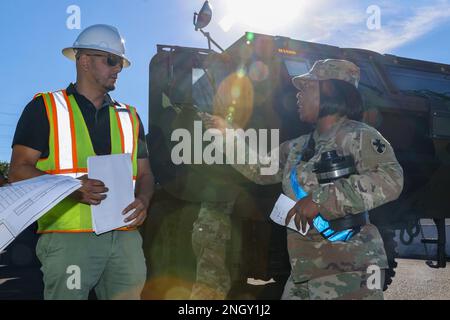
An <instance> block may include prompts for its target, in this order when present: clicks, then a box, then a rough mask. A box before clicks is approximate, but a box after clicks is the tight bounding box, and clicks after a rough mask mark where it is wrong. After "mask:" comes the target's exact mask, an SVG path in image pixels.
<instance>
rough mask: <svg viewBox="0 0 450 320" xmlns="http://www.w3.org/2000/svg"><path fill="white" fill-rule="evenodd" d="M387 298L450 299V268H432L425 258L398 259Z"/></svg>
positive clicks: (386, 293) (385, 294)
mask: <svg viewBox="0 0 450 320" xmlns="http://www.w3.org/2000/svg"><path fill="white" fill-rule="evenodd" d="M397 262H398V267H397V269H396V272H397V274H396V276H395V278H394V281H393V283H392V284H391V286H390V287H389V289H388V290H387V291H386V292H385V293H384V297H385V299H386V300H450V268H449V267H447V268H444V269H432V268H430V267H428V266H427V265H426V263H425V261H424V260H409V259H397Z"/></svg>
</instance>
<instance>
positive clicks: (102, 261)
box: [10, 25, 153, 300]
mask: <svg viewBox="0 0 450 320" xmlns="http://www.w3.org/2000/svg"><path fill="white" fill-rule="evenodd" d="M63 54H64V55H65V56H66V57H68V58H69V59H71V60H73V61H75V62H76V70H77V80H76V83H74V84H70V85H69V86H68V87H67V89H65V90H60V91H56V92H51V93H40V94H37V95H36V96H35V97H34V99H33V100H32V101H31V102H30V103H29V104H28V105H27V107H26V108H25V110H24V112H23V114H22V116H21V118H20V120H19V123H18V125H17V129H16V133H15V136H14V141H13V155H12V160H11V169H10V180H11V181H12V182H14V181H20V180H25V179H29V178H33V177H36V176H40V175H44V174H55V175H65V176H72V177H74V178H77V179H80V180H81V181H82V187H81V188H80V189H79V190H78V191H77V192H75V193H74V194H72V195H71V196H69V197H68V198H66V199H64V200H63V201H62V202H61V203H60V204H58V205H57V206H56V207H55V208H53V209H52V210H50V211H49V212H47V213H46V214H45V215H44V216H43V217H42V218H41V219H39V221H38V233H39V234H41V236H40V238H39V242H38V245H37V248H36V253H37V256H38V258H39V259H40V261H41V263H42V272H43V274H44V284H45V291H44V297H45V299H70V300H72V299H76V300H83V299H88V296H89V293H90V291H91V290H95V293H96V295H97V297H98V298H99V299H107V300H109V299H139V298H140V293H141V291H142V288H143V286H144V283H145V279H146V266H145V258H144V254H143V250H142V238H141V236H140V234H139V232H138V231H137V227H139V226H140V225H142V223H143V222H144V220H145V218H146V215H147V208H148V206H149V203H150V200H151V197H152V195H153V175H152V172H151V170H150V165H149V161H148V151H147V148H146V142H145V133H144V130H143V126H142V123H141V120H140V118H139V116H138V114H137V112H136V109H135V108H133V107H131V106H129V105H127V104H124V103H119V102H117V101H115V100H113V99H112V98H111V97H110V95H109V94H108V93H109V92H110V91H113V90H114V89H115V86H116V81H117V78H118V75H119V73H120V72H121V71H122V69H123V68H126V67H129V66H130V65H131V63H130V61H129V60H128V58H127V57H126V56H125V46H124V40H123V38H122V37H121V35H120V34H119V32H118V30H117V29H116V28H114V27H112V26H108V25H93V26H91V27H89V28H86V29H85V30H84V31H83V32H81V34H80V35H79V36H78V38H77V40H76V41H75V43H74V44H73V46H72V47H69V48H66V49H64V50H63ZM110 154H130V155H131V159H132V164H133V176H134V178H133V179H134V181H135V198H136V199H135V201H134V202H133V203H131V204H130V205H129V206H128V207H127V208H124V214H127V213H130V212H131V211H133V210H134V213H133V214H131V216H129V217H128V218H126V219H125V217H124V221H125V222H131V224H130V225H129V226H128V227H126V228H121V229H117V230H114V231H111V232H108V233H105V234H102V235H100V236H97V235H96V234H95V233H94V232H93V225H92V219H91V206H95V205H99V204H100V203H101V202H102V201H103V200H104V199H105V198H106V196H107V193H108V186H105V185H104V183H103V182H102V181H98V180H92V179H89V178H88V177H87V175H86V173H87V159H88V157H91V156H96V155H110ZM73 270H75V271H78V275H79V276H80V279H79V281H75V280H74V279H75V278H73V277H72V278H73V279H72V278H70V277H71V276H73V275H74V273H73V272H74V271H73ZM71 279H72V280H71ZM71 281H72V282H71Z"/></svg>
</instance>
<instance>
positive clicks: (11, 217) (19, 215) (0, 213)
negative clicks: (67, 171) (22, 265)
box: [0, 175, 81, 252]
mask: <svg viewBox="0 0 450 320" xmlns="http://www.w3.org/2000/svg"><path fill="white" fill-rule="evenodd" d="M80 187H81V182H80V181H79V180H76V179H73V178H71V177H65V176H55V175H44V176H40V177H36V178H33V179H29V180H25V181H21V182H17V183H13V184H9V185H6V186H3V187H1V188H0V252H1V251H3V249H5V248H6V247H7V246H8V245H9V244H10V243H11V242H12V241H13V240H14V239H15V238H16V237H17V236H18V235H19V234H20V233H21V232H22V231H23V230H25V229H26V228H28V227H29V226H30V225H31V224H33V223H34V222H35V221H37V220H38V219H39V218H40V217H42V216H43V215H44V214H45V213H47V212H48V211H49V210H50V209H52V208H53V207H54V206H56V205H57V204H58V203H59V202H61V201H62V200H63V199H64V198H66V197H67V196H69V195H70V194H71V193H73V192H74V191H76V190H78V189H79V188H80Z"/></svg>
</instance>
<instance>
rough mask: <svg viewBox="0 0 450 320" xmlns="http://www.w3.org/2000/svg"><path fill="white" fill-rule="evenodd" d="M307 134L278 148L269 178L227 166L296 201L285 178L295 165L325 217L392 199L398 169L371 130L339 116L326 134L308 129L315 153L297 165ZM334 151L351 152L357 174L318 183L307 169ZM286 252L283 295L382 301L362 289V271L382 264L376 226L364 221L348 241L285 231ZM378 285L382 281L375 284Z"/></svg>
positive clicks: (256, 170)
mask: <svg viewBox="0 0 450 320" xmlns="http://www.w3.org/2000/svg"><path fill="white" fill-rule="evenodd" d="M310 136H311V135H305V136H302V137H300V138H297V139H295V140H292V141H288V142H285V143H284V144H282V145H281V146H280V152H279V156H280V159H279V162H280V170H279V172H278V173H277V174H276V175H273V176H262V175H260V168H261V166H260V165H233V166H234V167H235V168H236V169H237V170H238V171H240V172H241V173H242V174H244V175H245V176H246V177H247V178H249V179H250V180H252V181H254V182H256V183H259V184H272V183H278V182H282V184H283V191H284V193H285V194H286V195H287V196H289V197H290V198H291V199H293V200H297V199H296V197H295V194H294V192H293V190H292V186H291V182H290V173H291V170H292V169H293V168H294V167H295V168H296V170H297V177H298V179H299V183H300V184H301V185H302V186H303V188H304V190H305V191H306V192H308V193H309V194H312V197H313V201H314V202H315V203H317V204H318V205H319V209H320V213H321V214H322V216H323V217H324V218H325V219H327V220H333V219H336V218H340V217H344V216H345V215H349V214H356V213H360V212H363V211H365V210H371V209H373V208H375V207H378V206H380V205H382V204H384V203H387V202H389V201H392V200H395V199H396V198H397V197H398V196H399V194H400V192H401V190H402V187H403V170H402V168H401V166H400V165H399V164H398V162H397V159H396V157H395V155H394V151H393V149H392V147H391V146H390V144H389V143H388V142H387V141H386V140H385V139H384V137H383V136H382V135H381V134H380V133H379V132H378V131H377V130H375V129H374V128H372V127H370V126H368V125H366V124H364V123H361V122H357V121H351V120H348V119H347V118H345V117H344V118H341V119H340V120H339V121H338V122H337V123H336V124H335V125H334V126H333V127H332V129H330V130H329V131H328V132H326V133H325V134H322V135H319V134H318V132H317V131H316V132H314V135H313V137H314V140H315V144H316V148H315V154H314V156H313V158H312V159H310V160H309V161H308V162H300V163H298V159H299V156H300V154H301V152H302V149H303V148H304V146H305V145H306V144H307V142H308V140H309V138H310ZM332 150H336V151H337V152H338V154H339V155H341V156H342V155H350V154H351V155H353V157H354V158H355V162H356V166H357V170H358V174H357V175H353V176H351V177H350V178H348V179H340V180H338V181H336V182H334V183H332V184H329V185H326V186H321V185H319V183H318V181H317V178H316V176H315V174H314V173H313V167H314V163H316V162H317V161H318V160H319V159H320V156H321V154H322V153H323V152H326V151H332ZM288 251H289V256H290V260H291V266H292V272H291V276H290V278H289V280H288V282H287V284H286V286H285V290H284V294H283V299H382V298H383V293H382V291H381V290H369V289H368V288H367V287H366V278H367V270H368V267H369V266H372V265H376V266H378V267H379V268H380V269H381V270H383V269H386V268H387V267H388V264H387V259H386V254H385V251H384V246H383V242H382V239H381V236H380V234H379V232H378V230H377V228H376V227H375V226H373V225H371V224H367V225H365V226H364V227H362V228H361V231H360V232H359V233H358V234H357V235H356V236H354V237H353V238H352V239H351V240H350V241H348V242H334V243H331V242H329V241H328V240H325V239H323V238H322V236H321V235H320V234H319V233H318V232H317V231H316V230H315V229H311V230H310V231H309V233H308V234H307V236H305V237H304V236H302V235H300V234H299V233H297V232H295V231H292V230H290V229H288ZM381 284H382V283H381Z"/></svg>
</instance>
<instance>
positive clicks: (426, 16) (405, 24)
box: [356, 1, 450, 52]
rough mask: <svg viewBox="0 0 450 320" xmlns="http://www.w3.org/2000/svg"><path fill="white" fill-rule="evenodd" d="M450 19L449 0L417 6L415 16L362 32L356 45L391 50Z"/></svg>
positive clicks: (380, 50) (376, 49) (377, 49)
mask: <svg viewBox="0 0 450 320" xmlns="http://www.w3.org/2000/svg"><path fill="white" fill-rule="evenodd" d="M449 19H450V4H449V3H448V2H447V1H445V2H440V3H439V4H438V5H434V6H426V7H421V8H417V9H415V10H414V14H413V16H410V17H408V18H406V19H404V20H400V21H396V22H392V23H390V24H388V25H386V26H383V27H382V28H381V30H377V31H369V30H366V31H364V32H362V33H361V34H359V35H358V37H357V38H356V40H357V41H356V45H357V46H358V47H363V48H366V49H371V50H375V51H379V52H387V51H391V50H393V49H396V48H398V47H401V46H402V45H405V44H407V43H409V42H412V41H414V40H416V39H418V38H420V37H422V36H424V35H425V34H427V33H429V32H430V31H432V30H433V29H435V28H436V27H438V26H439V25H440V24H442V23H443V22H445V21H448V20H449Z"/></svg>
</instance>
